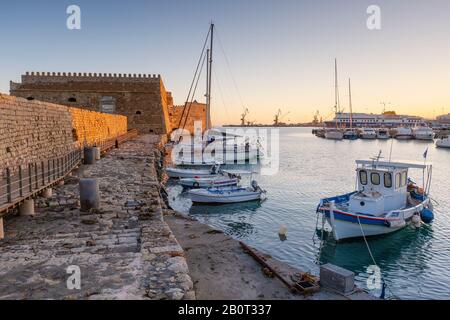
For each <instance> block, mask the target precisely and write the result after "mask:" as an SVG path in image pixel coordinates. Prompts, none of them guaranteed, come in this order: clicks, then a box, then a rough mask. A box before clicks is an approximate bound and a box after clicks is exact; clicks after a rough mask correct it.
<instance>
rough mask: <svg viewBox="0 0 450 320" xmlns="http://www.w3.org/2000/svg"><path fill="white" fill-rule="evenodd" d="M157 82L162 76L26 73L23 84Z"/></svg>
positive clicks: (23, 76)
mask: <svg viewBox="0 0 450 320" xmlns="http://www.w3.org/2000/svg"><path fill="white" fill-rule="evenodd" d="M155 80H157V81H160V80H161V75H159V74H158V75H156V74H135V73H134V74H122V73H86V72H84V73H81V72H78V73H77V72H26V73H25V74H24V75H22V84H33V83H43V82H49V83H55V82H67V81H117V82H154V81H155Z"/></svg>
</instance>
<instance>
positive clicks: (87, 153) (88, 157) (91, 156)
mask: <svg viewBox="0 0 450 320" xmlns="http://www.w3.org/2000/svg"><path fill="white" fill-rule="evenodd" d="M84 164H88V165H89V164H95V151H94V148H91V147H84Z"/></svg>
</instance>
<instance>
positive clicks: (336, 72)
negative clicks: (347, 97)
mask: <svg viewBox="0 0 450 320" xmlns="http://www.w3.org/2000/svg"><path fill="white" fill-rule="evenodd" d="M338 106H339V91H338V69H337V59H336V58H335V59H334V110H335V113H336V116H335V118H334V119H335V123H336V129H337V128H338V119H337V116H338ZM339 109H340V108H339Z"/></svg>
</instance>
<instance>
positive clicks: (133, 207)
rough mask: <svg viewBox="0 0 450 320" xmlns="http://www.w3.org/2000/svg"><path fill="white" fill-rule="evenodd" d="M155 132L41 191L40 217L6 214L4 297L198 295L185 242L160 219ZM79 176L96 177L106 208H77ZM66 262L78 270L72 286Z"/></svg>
mask: <svg viewBox="0 0 450 320" xmlns="http://www.w3.org/2000/svg"><path fill="white" fill-rule="evenodd" d="M158 143H159V137H158V136H151V135H145V136H140V137H138V138H137V139H135V140H133V141H130V142H127V143H125V144H124V145H123V146H121V147H120V148H119V149H114V150H112V151H111V152H109V153H108V154H107V155H106V156H105V157H104V158H102V160H100V161H98V162H97V163H96V164H95V165H93V166H82V167H80V169H79V170H77V171H76V172H74V175H73V176H72V177H68V178H67V179H66V181H65V184H64V185H63V186H59V187H57V188H56V190H54V195H53V197H52V198H51V199H43V198H40V199H37V201H36V202H37V206H38V209H37V212H36V215H35V217H19V216H13V217H9V218H7V219H6V220H5V239H4V240H2V241H0V299H183V298H184V299H194V298H195V293H194V291H193V285H192V281H191V278H190V276H189V273H188V272H189V270H188V266H187V264H186V259H185V257H184V252H183V249H182V248H181V247H180V245H179V244H178V242H177V240H176V239H175V237H174V236H173V234H172V232H171V230H170V229H169V227H168V226H167V224H166V223H165V222H164V221H163V208H164V204H162V203H161V201H160V183H159V181H158V172H157V168H158V165H159V163H160V160H161V154H160V152H159V150H158V149H157V144H158ZM80 177H92V178H98V179H99V182H100V194H101V199H102V203H101V210H99V211H91V212H89V213H84V212H81V211H80V210H79V192H78V181H79V178H80ZM69 266H78V267H79V268H80V271H81V277H80V280H81V289H80V290H77V289H74V290H70V289H68V287H67V280H68V279H69V277H71V274H69V273H68V272H67V269H68V267H69Z"/></svg>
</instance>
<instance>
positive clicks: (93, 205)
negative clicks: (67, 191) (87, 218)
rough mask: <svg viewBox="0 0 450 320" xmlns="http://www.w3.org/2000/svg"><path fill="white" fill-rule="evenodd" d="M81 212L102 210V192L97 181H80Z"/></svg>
mask: <svg viewBox="0 0 450 320" xmlns="http://www.w3.org/2000/svg"><path fill="white" fill-rule="evenodd" d="M80 203H81V211H89V210H90V209H99V208H100V190H99V185H98V180H97V179H88V178H87V179H80Z"/></svg>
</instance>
